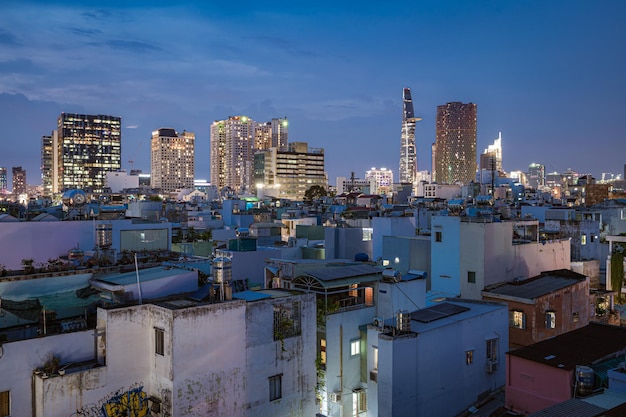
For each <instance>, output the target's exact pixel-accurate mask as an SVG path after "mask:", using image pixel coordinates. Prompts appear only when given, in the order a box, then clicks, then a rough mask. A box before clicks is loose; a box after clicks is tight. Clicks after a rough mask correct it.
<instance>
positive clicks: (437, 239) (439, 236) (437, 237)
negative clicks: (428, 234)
mask: <svg viewBox="0 0 626 417" xmlns="http://www.w3.org/2000/svg"><path fill="white" fill-rule="evenodd" d="M442 238H443V236H442V232H435V242H441V241H442Z"/></svg>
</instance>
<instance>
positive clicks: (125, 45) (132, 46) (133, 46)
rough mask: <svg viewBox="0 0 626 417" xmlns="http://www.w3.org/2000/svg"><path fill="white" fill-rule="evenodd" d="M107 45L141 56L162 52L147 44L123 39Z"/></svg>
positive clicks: (111, 41)
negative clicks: (147, 53)
mask: <svg viewBox="0 0 626 417" xmlns="http://www.w3.org/2000/svg"><path fill="white" fill-rule="evenodd" d="M105 44H106V45H107V46H109V47H111V48H113V49H122V50H127V51H131V52H136V53H140V54H143V53H146V52H153V51H160V50H161V48H159V47H157V46H154V45H151V44H149V43H146V42H140V41H127V40H123V39H112V40H109V41H106V42H105Z"/></svg>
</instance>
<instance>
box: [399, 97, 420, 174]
mask: <svg viewBox="0 0 626 417" xmlns="http://www.w3.org/2000/svg"><path fill="white" fill-rule="evenodd" d="M420 120H422V118H421V117H415V113H414V111H413V100H412V98H411V89H410V88H405V89H404V90H402V132H401V137H400V169H399V175H400V178H399V179H400V182H402V183H410V184H415V182H416V181H417V146H416V144H415V124H416V123H417V122H419V121H420Z"/></svg>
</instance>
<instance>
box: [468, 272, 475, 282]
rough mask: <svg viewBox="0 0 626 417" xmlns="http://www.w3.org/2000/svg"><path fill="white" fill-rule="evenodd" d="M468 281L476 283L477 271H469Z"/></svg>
mask: <svg viewBox="0 0 626 417" xmlns="http://www.w3.org/2000/svg"><path fill="white" fill-rule="evenodd" d="M467 283H468V284H476V271H467Z"/></svg>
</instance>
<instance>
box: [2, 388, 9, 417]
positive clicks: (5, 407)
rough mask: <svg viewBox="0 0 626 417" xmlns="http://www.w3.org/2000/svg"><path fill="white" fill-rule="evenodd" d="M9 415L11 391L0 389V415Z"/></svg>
mask: <svg viewBox="0 0 626 417" xmlns="http://www.w3.org/2000/svg"><path fill="white" fill-rule="evenodd" d="M10 415H11V391H10V390H7V391H0V417H9V416H10Z"/></svg>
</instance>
